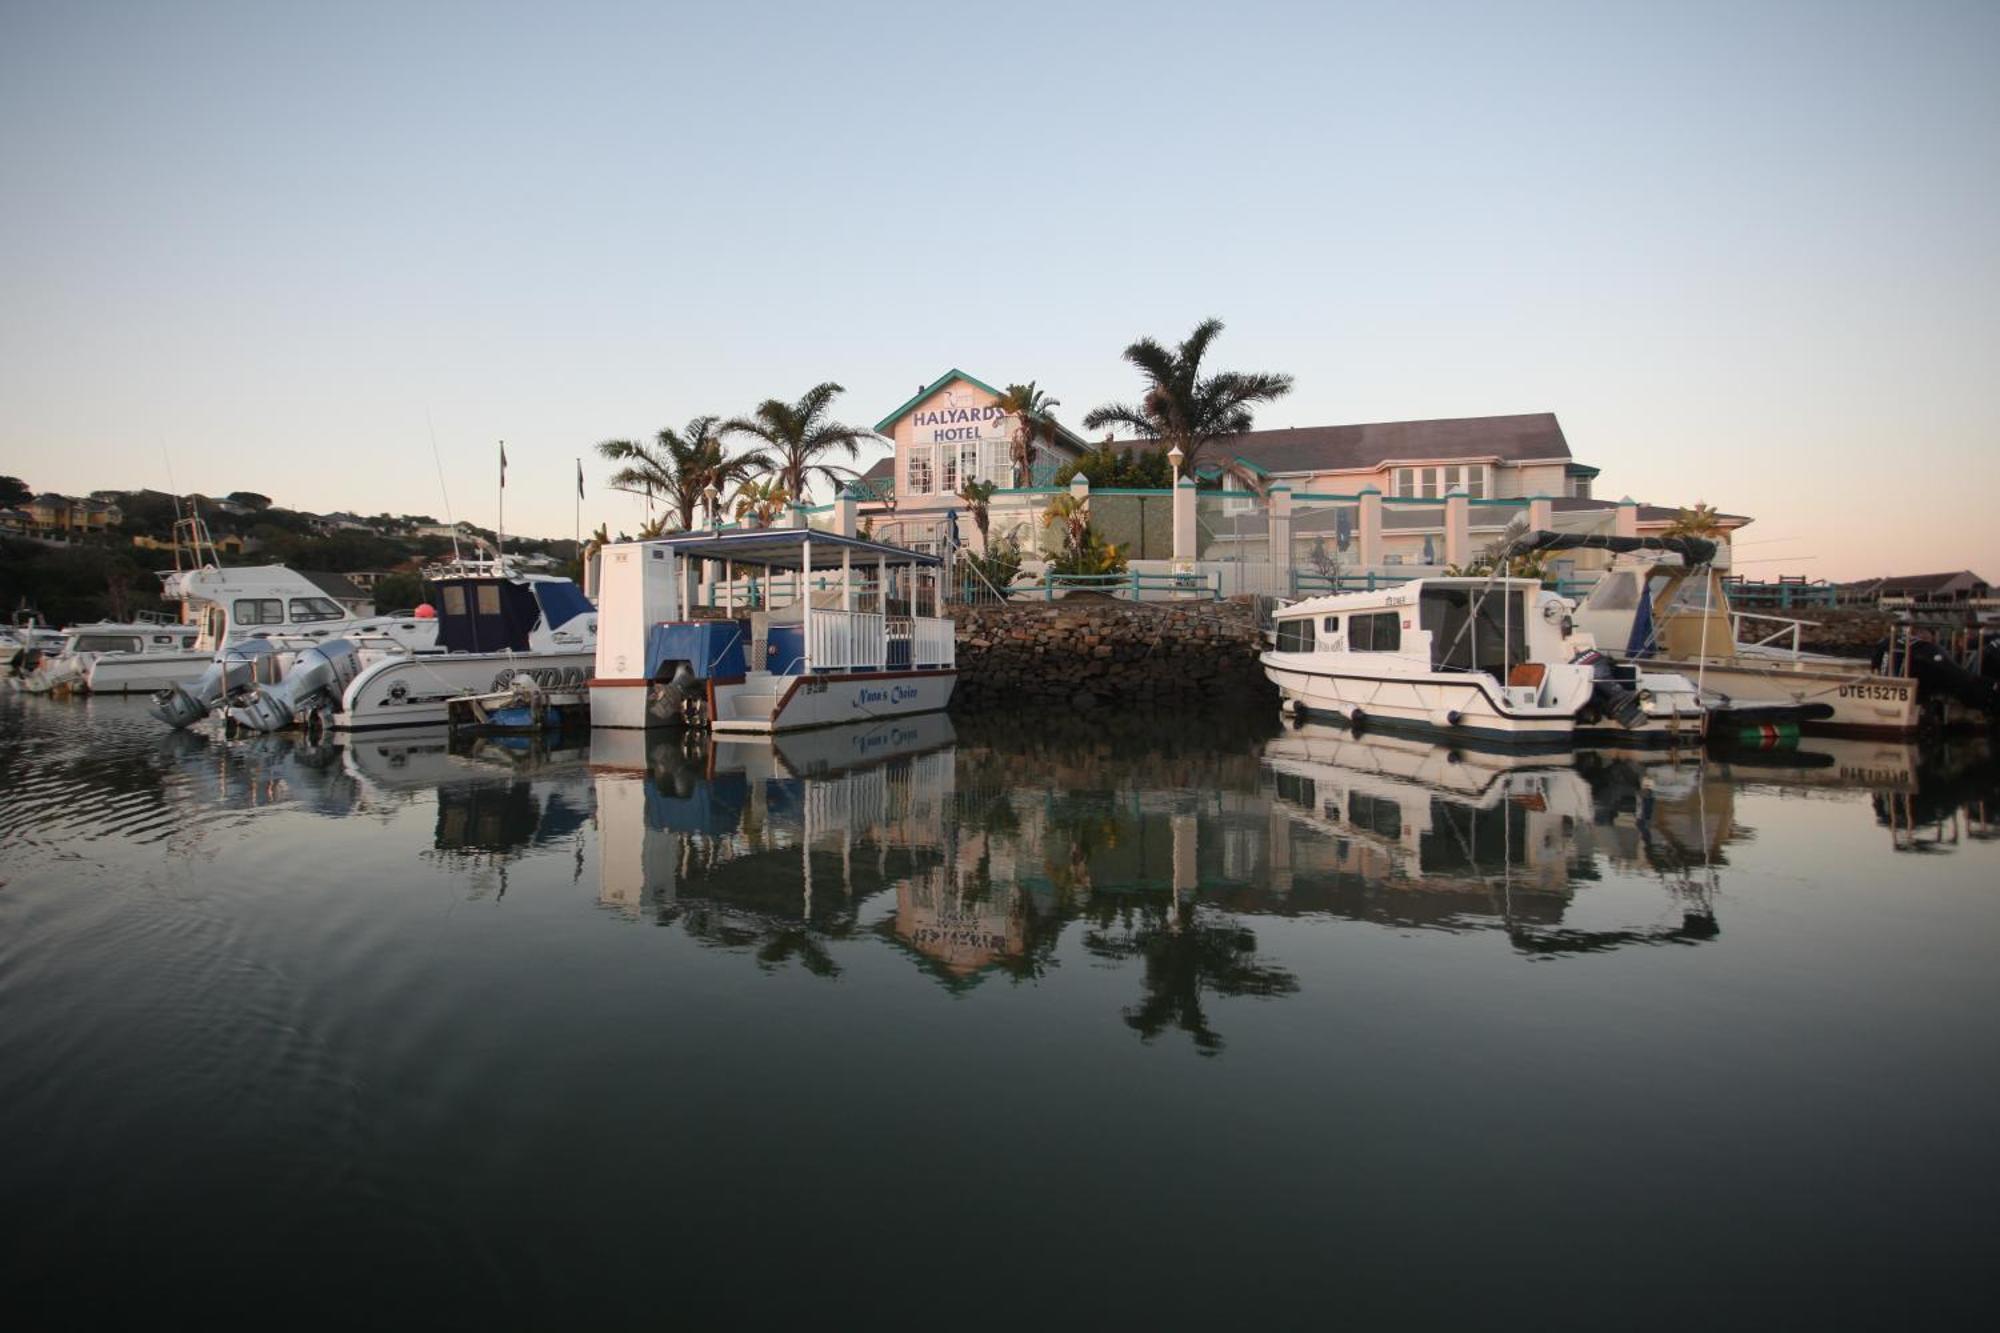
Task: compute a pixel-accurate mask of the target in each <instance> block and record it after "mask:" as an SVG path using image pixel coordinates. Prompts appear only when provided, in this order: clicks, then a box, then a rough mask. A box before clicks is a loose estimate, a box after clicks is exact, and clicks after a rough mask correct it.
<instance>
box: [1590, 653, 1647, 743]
mask: <svg viewBox="0 0 2000 1333" xmlns="http://www.w3.org/2000/svg"><path fill="white" fill-rule="evenodd" d="M1576 662H1577V665H1579V666H1587V667H1589V668H1590V675H1591V686H1590V702H1589V703H1587V704H1585V705H1584V712H1585V714H1586V715H1589V714H1595V716H1597V717H1608V718H1610V719H1611V720H1612V721H1613V722H1616V723H1617V724H1618V725H1619V726H1621V727H1624V728H1625V729H1626V730H1628V731H1629V730H1631V729H1632V728H1634V727H1637V726H1640V725H1642V724H1643V723H1644V722H1645V720H1646V705H1645V704H1644V703H1643V702H1642V701H1641V700H1640V698H1639V669H1638V668H1637V667H1632V666H1626V667H1620V666H1619V665H1618V663H1616V662H1614V661H1612V660H1611V659H1610V658H1608V657H1606V656H1605V655H1604V654H1603V653H1600V652H1598V651H1596V650H1595V649H1587V650H1585V651H1584V652H1581V653H1578V654H1577V655H1576Z"/></svg>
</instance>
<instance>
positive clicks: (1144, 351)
mask: <svg viewBox="0 0 2000 1333" xmlns="http://www.w3.org/2000/svg"><path fill="white" fill-rule="evenodd" d="M1221 332H1222V321H1221V320H1219V319H1205V320H1203V321H1202V322H1201V323H1199V324H1197V325H1196V326H1195V330H1194V332H1193V333H1190V334H1189V335H1188V336H1187V338H1186V339H1185V340H1184V341H1183V342H1182V343H1181V345H1180V346H1178V347H1173V348H1168V347H1162V346H1161V345H1160V344H1159V343H1158V342H1156V341H1154V340H1153V339H1151V338H1141V339H1139V341H1137V342H1135V343H1133V344H1132V345H1131V346H1130V347H1127V348H1126V349H1125V359H1126V360H1127V361H1130V362H1131V363H1132V364H1133V365H1134V366H1137V367H1138V368H1139V373H1140V374H1142V375H1144V376H1145V377H1146V393H1145V396H1144V397H1143V398H1141V399H1140V400H1139V402H1138V405H1137V406H1133V405H1130V404H1126V403H1107V404H1105V405H1104V406H1103V407H1099V408H1094V409H1092V411H1091V413H1090V415H1089V416H1087V417H1085V418H1084V419H1083V424H1084V427H1085V429H1088V430H1097V429H1099V428H1101V427H1104V426H1125V427H1128V428H1130V429H1132V430H1134V431H1136V432H1138V433H1139V435H1140V436H1141V437H1143V438H1145V439H1149V440H1158V441H1160V443H1161V446H1162V447H1163V448H1165V449H1166V450H1168V451H1169V452H1171V451H1172V450H1174V449H1179V450H1180V451H1181V465H1182V467H1183V468H1185V469H1186V470H1187V471H1188V473H1190V474H1192V473H1193V471H1194V466H1195V460H1196V459H1197V458H1198V457H1199V456H1200V454H1201V451H1202V449H1203V448H1205V447H1206V446H1207V445H1208V444H1209V443H1211V442H1212V441H1214V440H1217V439H1220V438H1221V437H1223V436H1226V435H1240V434H1242V433H1243V432H1244V431H1247V430H1249V429H1250V423H1251V415H1250V409H1251V407H1252V405H1254V404H1257V403H1269V402H1274V401H1276V400H1277V399H1279V398H1282V397H1284V396H1285V395H1286V394H1288V393H1290V392H1291V391H1292V377H1291V376H1290V375H1280V374H1276V373H1273V372H1265V371H1242V370H1222V371H1217V372H1216V373H1215V374H1213V375H1206V376H1205V375H1203V374H1202V373H1201V362H1202V358H1203V357H1204V356H1206V355H1207V354H1208V349H1209V344H1211V343H1213V342H1214V341H1215V339H1216V335H1218V334H1220V333H1221Z"/></svg>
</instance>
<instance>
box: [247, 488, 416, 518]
mask: <svg viewBox="0 0 2000 1333" xmlns="http://www.w3.org/2000/svg"><path fill="white" fill-rule="evenodd" d="M229 502H230V503H231V504H239V505H242V506H243V507H244V508H245V509H258V510H263V509H269V508H270V507H271V497H270V496H268V495H259V494H258V493H257V492H255V491H231V492H230V493H229ZM382 517H384V518H387V517H388V515H387V514H384V515H382Z"/></svg>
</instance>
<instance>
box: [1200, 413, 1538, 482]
mask: <svg viewBox="0 0 2000 1333" xmlns="http://www.w3.org/2000/svg"><path fill="white" fill-rule="evenodd" d="M1204 457H1210V458H1218V459H1240V460H1242V461H1243V462H1245V463H1248V464H1250V465H1251V466H1252V467H1254V468H1256V469H1258V470H1259V471H1262V472H1265V473H1302V472H1356V471H1364V470H1367V469H1369V468H1376V467H1380V466H1381V465H1382V464H1384V463H1391V462H1400V461H1422V460H1428V459H1454V458H1464V459H1481V458H1497V459H1500V460H1501V461H1503V462H1524V461H1526V460H1529V459H1542V458H1547V459H1561V460H1563V461H1565V462H1567V461H1568V460H1569V457H1570V452H1569V441H1568V440H1567V439H1565V438H1564V437H1563V432H1562V426H1561V425H1560V424H1558V423H1557V421H1556V414H1555V413H1553V412H1529V413H1525V414H1522V415H1519V416H1505V417H1449V418H1444V419H1440V420H1436V421H1373V422H1367V423H1364V424H1361V425H1354V426H1297V427H1293V428H1291V429H1287V430H1253V431H1246V432H1245V433H1244V434H1242V435H1232V436H1226V437H1224V438H1222V439H1219V440H1216V441H1215V442H1214V443H1213V444H1211V445H1209V446H1208V450H1206V451H1204Z"/></svg>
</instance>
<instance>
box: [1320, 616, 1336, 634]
mask: <svg viewBox="0 0 2000 1333" xmlns="http://www.w3.org/2000/svg"><path fill="white" fill-rule="evenodd" d="M1319 627H1320V628H1321V629H1322V630H1325V631H1326V637H1328V638H1329V639H1330V638H1332V637H1333V636H1334V635H1336V634H1338V633H1340V617H1339V616H1327V617H1326V618H1325V619H1323V620H1321V621H1320V622H1319Z"/></svg>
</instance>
